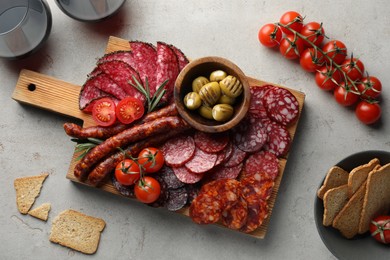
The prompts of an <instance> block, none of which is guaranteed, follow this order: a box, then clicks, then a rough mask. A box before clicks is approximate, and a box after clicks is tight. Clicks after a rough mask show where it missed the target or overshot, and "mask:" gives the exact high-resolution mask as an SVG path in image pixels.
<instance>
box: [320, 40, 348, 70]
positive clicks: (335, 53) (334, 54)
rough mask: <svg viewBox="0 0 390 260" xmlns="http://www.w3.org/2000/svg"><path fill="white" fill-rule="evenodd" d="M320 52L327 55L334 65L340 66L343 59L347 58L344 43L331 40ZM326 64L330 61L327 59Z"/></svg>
mask: <svg viewBox="0 0 390 260" xmlns="http://www.w3.org/2000/svg"><path fill="white" fill-rule="evenodd" d="M322 50H323V51H324V52H325V53H327V55H328V56H329V57H330V58H331V59H332V60H333V62H334V63H336V64H341V63H342V62H343V61H344V60H345V57H346V56H347V47H346V46H345V44H344V43H342V42H341V41H338V40H332V41H329V42H327V43H326V44H325V45H324V47H322ZM327 62H328V64H330V61H329V60H328V59H327Z"/></svg>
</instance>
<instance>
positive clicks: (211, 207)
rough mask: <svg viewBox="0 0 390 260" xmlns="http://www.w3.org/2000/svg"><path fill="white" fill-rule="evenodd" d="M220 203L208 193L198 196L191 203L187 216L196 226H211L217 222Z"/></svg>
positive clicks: (220, 209)
mask: <svg viewBox="0 0 390 260" xmlns="http://www.w3.org/2000/svg"><path fill="white" fill-rule="evenodd" d="M221 214H222V203H221V201H220V200H218V199H216V198H215V196H214V195H212V194H210V193H206V192H205V193H201V194H199V195H198V196H197V197H196V198H195V199H194V200H193V201H192V203H191V206H190V209H189V215H190V217H191V219H192V220H193V221H194V222H195V223H197V224H212V223H216V222H218V221H219V219H220V218H221Z"/></svg>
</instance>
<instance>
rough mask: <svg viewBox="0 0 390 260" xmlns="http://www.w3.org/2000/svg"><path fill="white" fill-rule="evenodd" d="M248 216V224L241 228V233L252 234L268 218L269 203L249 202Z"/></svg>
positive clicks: (262, 201)
mask: <svg viewBox="0 0 390 260" xmlns="http://www.w3.org/2000/svg"><path fill="white" fill-rule="evenodd" d="M247 206H248V216H247V221H246V223H245V224H244V225H243V226H242V227H241V228H240V231H242V232H245V233H250V232H252V231H254V230H256V229H257V228H258V227H260V226H261V225H262V224H263V221H264V220H265V219H266V218H267V216H268V203H267V202H266V201H265V200H262V199H257V200H253V201H247Z"/></svg>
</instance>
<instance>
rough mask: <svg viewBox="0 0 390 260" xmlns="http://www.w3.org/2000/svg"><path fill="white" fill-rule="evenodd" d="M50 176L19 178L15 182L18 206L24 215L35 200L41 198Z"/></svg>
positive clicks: (44, 174)
mask: <svg viewBox="0 0 390 260" xmlns="http://www.w3.org/2000/svg"><path fill="white" fill-rule="evenodd" d="M47 176H49V174H48V173H43V174H41V175H38V176H28V177H21V178H17V179H15V181H14V187H15V191H16V205H17V207H18V210H19V212H20V213H22V214H27V212H28V211H29V210H30V208H31V206H32V205H33V204H34V202H35V199H36V198H37V197H38V196H39V193H40V192H41V188H42V185H43V182H44V181H45V179H46V178H47Z"/></svg>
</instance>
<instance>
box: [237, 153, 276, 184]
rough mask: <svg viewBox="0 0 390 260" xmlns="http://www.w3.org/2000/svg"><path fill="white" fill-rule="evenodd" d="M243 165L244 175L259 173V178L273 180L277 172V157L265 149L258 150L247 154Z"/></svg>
mask: <svg viewBox="0 0 390 260" xmlns="http://www.w3.org/2000/svg"><path fill="white" fill-rule="evenodd" d="M244 167H245V168H244V170H245V176H253V175H255V174H257V173H260V174H261V179H271V180H275V179H276V177H277V176H278V174H279V161H278V158H277V157H276V156H275V155H274V154H273V153H270V152H267V151H260V152H258V153H255V154H252V155H251V156H249V157H248V159H247V160H246V162H245V166H244Z"/></svg>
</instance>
